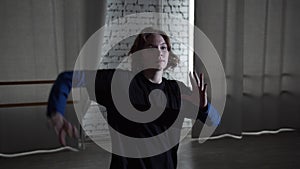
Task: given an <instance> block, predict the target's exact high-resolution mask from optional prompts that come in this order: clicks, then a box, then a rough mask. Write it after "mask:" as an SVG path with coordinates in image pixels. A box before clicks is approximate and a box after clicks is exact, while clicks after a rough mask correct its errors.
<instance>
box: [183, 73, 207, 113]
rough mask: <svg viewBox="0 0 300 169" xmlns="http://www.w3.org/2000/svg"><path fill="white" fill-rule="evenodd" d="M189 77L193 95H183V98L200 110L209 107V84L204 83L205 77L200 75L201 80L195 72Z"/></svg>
mask: <svg viewBox="0 0 300 169" xmlns="http://www.w3.org/2000/svg"><path fill="white" fill-rule="evenodd" d="M189 77H190V80H191V84H192V94H191V95H182V98H183V99H185V100H188V101H189V102H191V103H193V104H194V105H199V108H200V109H204V108H205V107H206V106H207V91H206V89H207V84H206V83H204V75H203V73H200V78H199V77H198V75H197V73H196V72H193V74H192V73H191V72H190V73H189ZM197 92H199V93H197ZM199 102H200V103H199Z"/></svg>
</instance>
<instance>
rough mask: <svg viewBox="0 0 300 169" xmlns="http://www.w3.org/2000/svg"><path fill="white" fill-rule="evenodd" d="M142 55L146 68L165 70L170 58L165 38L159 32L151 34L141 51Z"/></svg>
mask: <svg viewBox="0 0 300 169" xmlns="http://www.w3.org/2000/svg"><path fill="white" fill-rule="evenodd" d="M141 57H142V58H141V59H142V60H141V61H142V63H143V65H144V67H145V68H154V69H159V70H164V69H165V68H166V67H167V65H168V59H169V51H168V46H167V44H166V42H165V40H164V38H163V37H162V36H161V35H159V34H152V35H149V36H148V37H147V38H146V43H145V46H144V49H142V51H141Z"/></svg>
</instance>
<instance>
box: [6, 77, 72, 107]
mask: <svg viewBox="0 0 300 169" xmlns="http://www.w3.org/2000/svg"><path fill="white" fill-rule="evenodd" d="M54 82H55V80H29V81H7V82H0V86H11V85H35V84H53V83H54ZM74 103H75V102H74V101H72V100H70V101H67V104H74ZM47 104H48V102H29V103H7V104H0V108H13V107H30V106H47Z"/></svg>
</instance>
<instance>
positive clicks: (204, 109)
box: [47, 28, 220, 169]
mask: <svg viewBox="0 0 300 169" xmlns="http://www.w3.org/2000/svg"><path fill="white" fill-rule="evenodd" d="M129 54H130V55H131V57H132V71H126V70H116V69H109V70H98V71H97V72H96V77H95V79H94V80H90V79H93V78H88V77H89V76H90V75H89V74H93V73H91V72H90V71H84V72H83V71H82V72H79V73H78V72H63V73H61V74H60V75H59V76H58V78H57V80H56V82H55V84H54V86H53V88H52V90H51V93H50V96H49V102H48V112H47V115H48V117H49V119H50V120H51V122H52V124H53V126H54V128H55V130H56V131H57V133H58V134H59V138H60V142H61V143H62V144H63V145H65V136H66V135H67V134H68V135H69V136H71V137H78V132H77V129H76V128H75V127H74V126H72V125H71V124H70V123H69V122H68V121H67V120H66V119H65V118H64V117H63V115H64V108H65V105H66V100H67V97H68V94H69V92H70V90H71V88H72V86H73V87H74V86H85V87H86V88H87V89H88V91H89V93H90V96H95V97H94V98H93V97H92V98H91V99H94V100H96V101H97V102H98V103H99V104H101V105H103V106H105V107H106V109H107V121H108V124H109V126H110V132H111V135H112V142H113V144H112V148H113V152H114V153H113V154H112V161H111V165H110V168H111V169H114V168H118V169H128V168H135V169H152V168H153V169H154V168H155V169H157V168H160V169H161V168H166V169H175V168H176V166H177V150H178V143H179V139H180V128H181V126H182V122H183V118H184V117H189V114H188V111H190V110H191V111H192V110H196V111H197V113H198V115H197V116H196V118H197V119H200V120H201V121H202V122H204V123H205V122H206V124H212V125H218V124H219V121H220V117H219V115H218V113H216V112H215V111H208V110H209V109H210V105H209V104H208V101H207V94H206V89H207V85H206V84H204V77H203V74H201V75H200V78H198V76H197V75H196V73H194V74H193V75H192V74H190V79H191V82H192V88H193V91H190V90H189V88H188V87H186V86H185V85H184V84H183V83H181V82H178V81H175V80H168V79H165V78H164V77H163V72H164V71H165V70H166V69H168V68H170V67H172V68H173V67H175V66H176V65H177V64H178V62H179V59H178V57H177V56H176V55H174V54H173V52H172V51H171V44H170V39H169V37H168V36H167V35H166V34H165V33H164V32H162V31H159V30H156V29H153V28H146V29H144V30H143V31H142V32H141V33H140V34H139V35H138V36H137V38H136V39H135V42H134V44H133V46H132V47H131V49H130V52H129ZM116 74H117V75H118V76H117V75H116ZM116 76H117V77H116ZM72 77H73V78H75V79H76V81H78V84H81V85H78V84H72ZM82 82H83V83H82ZM127 82H129V83H128V84H127ZM82 84H84V85H82ZM88 84H95V88H94V89H95V90H93V87H89V85H88ZM124 86H125V87H124ZM154 90H155V91H160V92H152V91H154ZM116 92H117V93H118V94H117V96H114V93H116ZM127 92H128V93H127ZM120 98H121V102H123V104H118V103H116V102H118V101H116V99H119V100H120ZM128 105H132V106H133V108H134V109H135V110H132V107H130V106H128ZM119 106H121V107H122V106H123V107H122V108H120V107H119ZM136 110H137V112H136ZM182 110H183V111H182ZM141 112H144V113H141ZM161 112H162V113H161ZM208 112H209V113H208ZM179 117H180V118H179ZM178 119H179V120H178ZM174 126H175V127H174ZM170 128H172V129H173V128H177V130H173V131H175V132H174V133H172V134H169V135H168V137H165V138H164V139H162V140H161V139H160V140H158V141H154V142H146V143H145V146H144V147H138V146H137V148H136V147H135V148H131V147H130V150H127V149H126V148H127V147H128V144H127V143H126V141H125V140H124V139H122V138H121V137H119V136H116V137H114V132H113V131H116V132H118V133H122V135H125V136H128V137H133V138H151V137H155V136H158V135H161V134H162V133H164V132H167V131H169V129H170ZM173 143H175V144H173ZM166 145H171V147H168V146H166ZM155 147H160V148H159V151H160V150H163V151H160V152H159V153H156V154H155V153H154V154H152V155H151V153H149V152H152V150H153V148H154V149H155ZM132 149H133V150H132ZM114 150H115V151H114ZM120 150H121V151H122V152H121V153H119V152H120ZM124 151H125V152H124ZM126 151H132V152H126ZM115 152H117V153H115ZM122 153H124V154H122ZM126 153H127V154H128V153H133V154H147V153H148V154H147V155H141V156H139V158H137V156H130V155H128V156H127V155H126ZM149 154H150V155H149Z"/></svg>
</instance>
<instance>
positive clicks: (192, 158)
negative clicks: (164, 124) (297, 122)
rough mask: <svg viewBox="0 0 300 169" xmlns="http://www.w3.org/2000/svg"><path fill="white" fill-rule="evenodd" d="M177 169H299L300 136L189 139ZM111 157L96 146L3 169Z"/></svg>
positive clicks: (99, 163) (95, 167) (0, 161)
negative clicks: (204, 140) (199, 141)
mask: <svg viewBox="0 0 300 169" xmlns="http://www.w3.org/2000/svg"><path fill="white" fill-rule="evenodd" d="M178 156H179V160H178V169H201V168H204V169H299V168H300V132H299V131H293V132H284V133H279V134H275V135H274V134H272V135H261V136H244V137H243V138H242V139H240V140H239V139H233V138H223V139H218V140H210V141H206V142H205V143H203V144H199V143H198V141H191V139H189V138H186V139H185V140H184V141H183V142H182V143H181V147H180V149H179V152H178ZM109 163H110V154H109V153H107V152H105V151H104V150H102V149H101V148H99V147H98V146H97V145H95V144H93V143H88V144H87V147H86V149H85V150H83V151H79V152H72V151H63V152H58V153H52V154H38V155H30V156H23V157H17V158H0V169H27V168H28V169H50V168H51V169H52V168H53V169H54V168H55V169H108V167H109Z"/></svg>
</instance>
